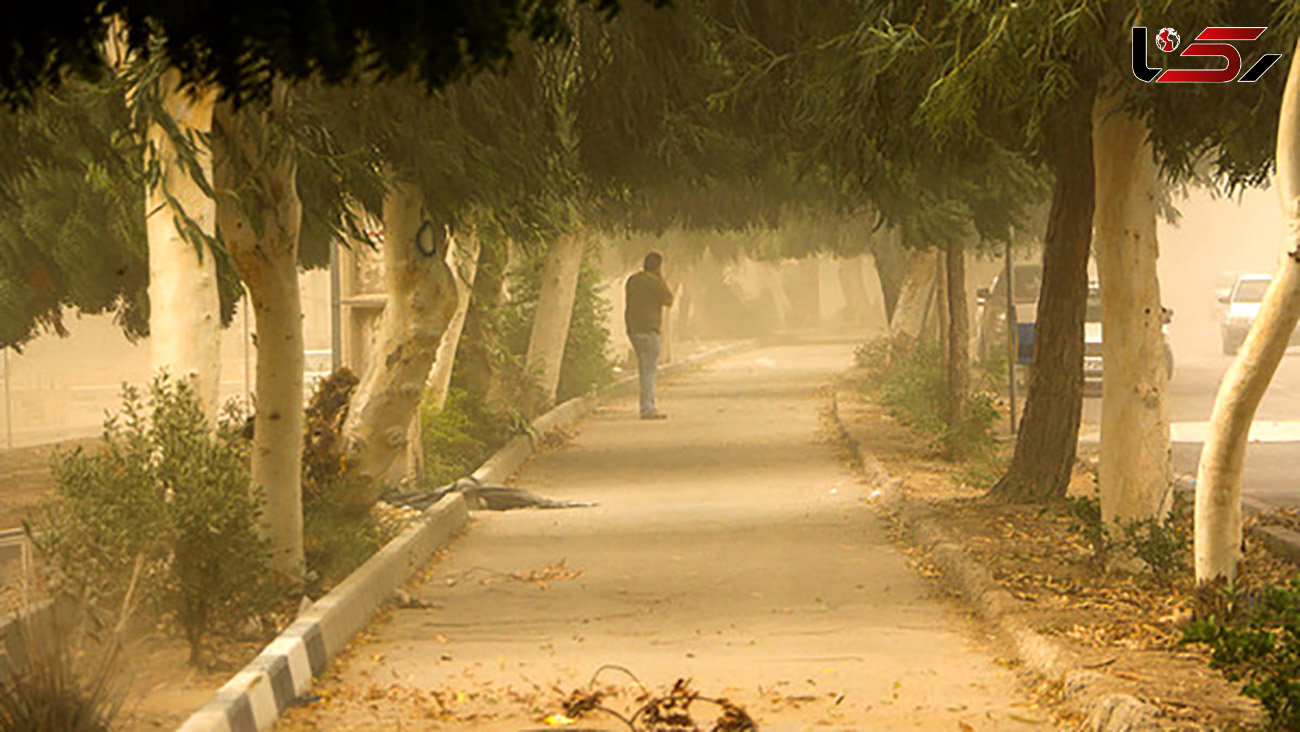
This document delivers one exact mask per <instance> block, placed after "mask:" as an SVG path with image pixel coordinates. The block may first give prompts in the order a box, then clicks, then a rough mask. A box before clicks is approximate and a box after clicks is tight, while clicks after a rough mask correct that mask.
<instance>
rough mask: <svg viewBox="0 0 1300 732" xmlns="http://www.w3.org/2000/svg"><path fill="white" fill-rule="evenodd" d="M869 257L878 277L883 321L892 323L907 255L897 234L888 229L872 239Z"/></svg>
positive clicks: (905, 276)
mask: <svg viewBox="0 0 1300 732" xmlns="http://www.w3.org/2000/svg"><path fill="white" fill-rule="evenodd" d="M871 258H872V263H873V264H874V265H875V267H876V277H877V278H879V279H880V295H881V297H882V298H884V301H885V322H886V323H892V322H894V313H895V312H897V306H898V304H899V302H898V301H899V298H900V297H901V295H902V292H903V287H904V282H905V281H906V280H907V273H908V271H909V269H910V267H909V261H908V255H907V252H906V251H904V249H903V247H902V245H900V244H899V242H898V235H897V234H896V233H894V232H892V231H889V232H883V233H881V234H880V235H879V236H877V237H876V238H874V239H873V240H872V243H871Z"/></svg>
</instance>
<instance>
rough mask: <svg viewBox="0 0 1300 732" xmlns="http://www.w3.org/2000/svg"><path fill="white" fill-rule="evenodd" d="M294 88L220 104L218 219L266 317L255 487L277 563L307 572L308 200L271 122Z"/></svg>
mask: <svg viewBox="0 0 1300 732" xmlns="http://www.w3.org/2000/svg"><path fill="white" fill-rule="evenodd" d="M288 105H289V90H288V89H287V88H285V87H280V88H279V89H278V90H277V93H276V94H275V97H274V99H273V100H272V102H271V103H270V104H267V105H261V104H259V105H256V106H246V107H244V108H242V109H236V108H235V107H234V105H233V104H232V103H230V102H229V101H226V102H221V103H219V104H218V105H217V111H216V127H215V129H214V132H213V158H214V162H215V183H216V190H217V191H218V192H219V194H220V198H219V199H218V202H217V223H218V227H219V230H220V235H221V237H222V240H223V241H224V242H225V246H226V247H227V249H228V251H229V252H230V256H231V259H232V261H233V262H234V265H235V269H236V270H237V271H238V272H239V276H240V278H241V279H242V280H243V282H244V286H245V287H247V288H248V294H249V299H250V300H251V302H252V305H253V316H254V319H255V322H256V326H257V366H256V368H257V386H256V402H255V405H256V411H255V413H254V422H253V458H252V459H253V469H252V481H253V487H254V488H256V489H258V490H260V491H261V492H262V495H263V497H264V499H265V501H266V506H265V509H264V511H263V513H262V529H263V535H264V536H265V538H266V539H267V540H268V542H269V544H270V551H271V562H272V566H273V567H274V568H275V569H277V570H278V571H279V572H280V573H281V574H283V575H284V576H285V577H288V578H292V579H294V580H298V581H301V579H302V576H303V572H304V556H303V545H302V449H303V434H302V420H303V394H302V391H303V385H302V379H303V336H302V302H301V299H300V297H299V292H298V242H299V233H300V229H301V225H302V203H301V201H300V199H299V197H298V187H297V165H298V155H297V152H298V151H297V150H296V149H295V147H294V144H293V141H292V140H286V139H285V138H284V136H282V135H277V134H275V133H273V132H272V131H271V129H270V128H271V127H272V126H273V125H274V124H275V123H276V118H277V117H278V118H280V119H283V117H284V116H285V115H286V114H287V111H288Z"/></svg>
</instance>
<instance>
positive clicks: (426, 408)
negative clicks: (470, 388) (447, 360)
mask: <svg viewBox="0 0 1300 732" xmlns="http://www.w3.org/2000/svg"><path fill="white" fill-rule="evenodd" d="M515 432H516V430H515V429H514V428H513V424H512V421H511V419H510V417H509V415H502V414H498V413H494V412H492V411H491V410H489V409H488V408H487V406H486V404H484V402H483V400H482V398H481V397H476V396H473V395H471V394H469V393H468V392H466V391H465V390H463V389H457V388H452V389H450V390H448V392H447V402H446V404H445V405H443V407H442V408H441V409H439V408H438V407H437V406H436V405H434V404H432V403H430V402H425V403H423V404H421V405H420V444H421V448H422V449H423V450H424V475H425V481H426V482H427V483H428V484H430V485H432V486H441V485H445V484H447V483H450V482H452V481H454V480H456V479H457V478H461V477H464V476H465V475H468V474H469V473H470V472H472V471H473V470H474V469H475V468H476V467H478V466H479V465H480V464H482V462H483V461H484V460H486V459H487V458H488V457H489V456H491V454H492V453H493V452H494V451H496V450H497V449H498V448H500V447H501V446H502V445H504V444H505V443H506V441H507V440H509V439H510V436H511V435H512V434H515Z"/></svg>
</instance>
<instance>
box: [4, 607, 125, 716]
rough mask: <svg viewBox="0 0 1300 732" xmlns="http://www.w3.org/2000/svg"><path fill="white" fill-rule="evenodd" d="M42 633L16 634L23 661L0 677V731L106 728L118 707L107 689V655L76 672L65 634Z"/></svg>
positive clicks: (25, 631)
mask: <svg viewBox="0 0 1300 732" xmlns="http://www.w3.org/2000/svg"><path fill="white" fill-rule="evenodd" d="M50 630H53V629H52V628H51V629H50ZM47 635H50V636H52V637H47V638H44V639H42V640H40V641H38V640H37V639H36V637H35V634H34V633H32V632H31V631H30V630H27V629H24V632H20V633H19V634H18V638H17V641H18V642H19V643H21V644H22V655H23V657H24V662H23V663H22V664H21V665H19V666H18V667H17V668H15V669H13V672H12V673H10V674H6V675H5V676H4V677H3V678H2V679H0V732H109V730H111V729H113V719H114V717H116V716H117V713H118V710H119V706H120V699H118V698H115V697H114V696H113V695H111V694H110V693H109V691H108V688H107V685H108V674H109V671H110V663H109V662H110V661H111V660H112V656H111V655H106V656H105V657H104V658H103V659H101V661H103V663H100V664H96V668H95V669H94V671H92V672H91V673H89V674H82V673H78V671H77V663H76V660H75V658H74V656H76V655H77V654H75V653H74V652H73V649H72V648H71V643H70V642H69V636H68V635H67V634H65V633H57V632H54V633H49V634H47ZM108 653H112V652H111V651H109V652H108Z"/></svg>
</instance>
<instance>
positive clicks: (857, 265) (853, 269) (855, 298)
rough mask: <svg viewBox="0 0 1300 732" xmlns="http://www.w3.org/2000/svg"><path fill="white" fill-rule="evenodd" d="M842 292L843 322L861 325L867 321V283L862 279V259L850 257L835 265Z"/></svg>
mask: <svg viewBox="0 0 1300 732" xmlns="http://www.w3.org/2000/svg"><path fill="white" fill-rule="evenodd" d="M835 264H836V268H837V270H838V274H839V277H840V288H841V289H842V290H844V320H845V322H846V323H848V324H849V325H862V324H864V323H866V322H867V320H868V307H869V305H868V303H869V301H868V299H867V283H866V280H864V279H863V277H862V258H861V257H850V258H846V259H841V260H839V261H838V262H836V263H835Z"/></svg>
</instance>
